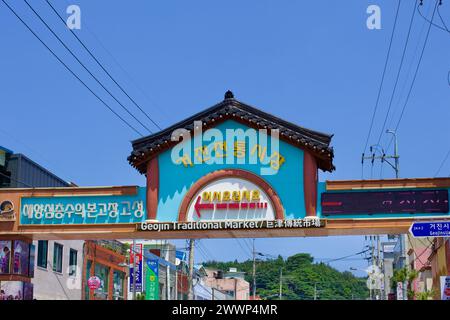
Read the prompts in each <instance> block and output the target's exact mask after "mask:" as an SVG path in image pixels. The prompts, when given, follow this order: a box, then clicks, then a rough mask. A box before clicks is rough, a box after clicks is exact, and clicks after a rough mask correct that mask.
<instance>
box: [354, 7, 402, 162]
mask: <svg viewBox="0 0 450 320" xmlns="http://www.w3.org/2000/svg"><path fill="white" fill-rule="evenodd" d="M400 4H401V0H398V4H397V10H396V13H395V20H394V26H393V27H392V32H391V38H390V40H389V47H388V51H387V54H386V59H385V62H384V68H383V73H382V76H381V81H380V85H379V87H378V94H377V99H376V102H375V106H374V109H373V113H372V118H371V120H370V126H369V132H368V133H367V138H366V142H365V145H364V150H363V154H364V153H365V152H366V149H367V145H368V143H369V139H370V134H371V133H372V128H373V124H374V121H375V115H376V113H377V109H378V104H379V101H380V96H381V90H382V87H383V83H384V78H385V75H386V69H387V65H388V61H389V56H390V53H391V47H392V42H393V39H394V34H395V29H396V26H397V19H398V13H399V10H400Z"/></svg>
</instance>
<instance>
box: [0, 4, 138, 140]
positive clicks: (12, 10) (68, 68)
mask: <svg viewBox="0 0 450 320" xmlns="http://www.w3.org/2000/svg"><path fill="white" fill-rule="evenodd" d="M1 1H2V2H3V3H4V4H5V5H6V7H7V8H8V9H9V10H10V11H11V12H12V13H13V14H14V15H15V16H16V17H17V19H19V20H20V22H22V24H23V25H24V26H25V27H26V28H27V29H28V30H29V31H30V32H31V33H32V34H33V35H34V36H35V37H36V38H37V39H38V40H39V41H40V42H41V44H42V45H43V46H44V47H46V48H47V50H49V51H50V53H51V54H52V55H53V56H54V57H55V58H56V59H57V60H58V61H59V62H60V63H61V64H62V65H63V66H64V67H65V68H66V69H67V70H68V71H69V72H70V73H71V74H72V75H73V76H74V77H75V78H76V79H77V80H78V81H79V82H80V83H81V84H82V85H83V86H84V87H85V88H86V89H88V90H89V92H91V93H92V94H93V95H94V96H95V97H96V98H97V99H98V100H99V101H100V102H101V103H102V104H103V105H104V106H105V107H107V108H108V109H109V110H110V111H111V112H112V113H113V114H114V115H115V116H116V117H118V118H119V119H120V120H121V121H122V122H124V123H125V124H126V125H127V126H128V127H129V128H130V129H132V130H133V131H134V132H136V133H137V134H139V135H140V136H143V134H142V133H140V132H139V131H138V130H137V129H136V128H134V127H133V126H132V125H131V124H130V123H129V122H128V121H126V120H125V119H124V118H123V117H122V116H120V114H118V113H117V112H116V111H114V109H112V108H111V107H110V106H109V105H108V104H107V103H106V102H105V101H104V100H102V98H100V97H99V96H98V95H97V94H96V93H95V92H94V91H93V90H92V89H91V88H90V87H89V86H88V85H87V84H86V83H85V82H84V81H83V80H81V78H80V77H79V76H77V75H76V74H75V72H74V71H72V69H70V67H69V66H68V65H67V64H66V63H65V62H64V61H62V60H61V58H60V57H59V56H58V55H57V54H56V53H54V52H53V50H52V49H51V48H50V47H49V46H48V45H47V44H46V43H45V42H44V41H43V40H42V39H41V38H40V37H39V36H38V35H37V34H36V33H35V32H34V31H33V29H31V27H30V26H29V25H28V24H27V23H26V22H25V21H24V20H23V19H22V18H21V17H20V16H19V15H18V14H17V13H16V11H15V10H14V9H13V8H12V7H10V6H9V4H8V3H7V2H6V1H5V0H1Z"/></svg>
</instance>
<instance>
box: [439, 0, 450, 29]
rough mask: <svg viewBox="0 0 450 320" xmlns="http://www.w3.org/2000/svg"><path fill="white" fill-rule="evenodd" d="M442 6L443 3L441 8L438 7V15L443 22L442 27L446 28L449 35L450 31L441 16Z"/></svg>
mask: <svg viewBox="0 0 450 320" xmlns="http://www.w3.org/2000/svg"><path fill="white" fill-rule="evenodd" d="M441 5H442V2H439V6H438V8H437V13H438V16H439V19H440V20H441V22H442V25H443V26H444V28H445V31H447V32H448V33H450V30H449V29H448V28H447V25H446V24H445V21H444V18H442V16H441V10H439V8H440V6H441Z"/></svg>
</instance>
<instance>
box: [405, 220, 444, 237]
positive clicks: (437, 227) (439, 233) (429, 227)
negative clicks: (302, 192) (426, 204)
mask: <svg viewBox="0 0 450 320" xmlns="http://www.w3.org/2000/svg"><path fill="white" fill-rule="evenodd" d="M409 232H410V233H411V234H412V235H413V237H415V238H421V237H450V220H448V221H427V222H414V223H413V224H412V225H411V228H409Z"/></svg>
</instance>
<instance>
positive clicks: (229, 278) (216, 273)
mask: <svg viewBox="0 0 450 320" xmlns="http://www.w3.org/2000/svg"><path fill="white" fill-rule="evenodd" d="M206 274H207V275H206V277H205V278H204V282H205V285H206V286H208V287H210V288H213V289H214V290H216V292H214V290H213V292H214V293H217V294H219V293H222V294H225V295H227V296H231V299H233V300H249V299H250V283H248V282H247V281H246V280H245V279H244V273H242V272H237V271H235V270H230V271H228V272H222V271H220V270H212V269H206ZM217 300H219V299H217Z"/></svg>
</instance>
